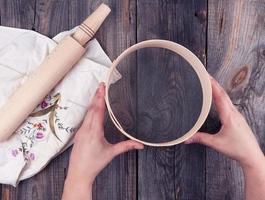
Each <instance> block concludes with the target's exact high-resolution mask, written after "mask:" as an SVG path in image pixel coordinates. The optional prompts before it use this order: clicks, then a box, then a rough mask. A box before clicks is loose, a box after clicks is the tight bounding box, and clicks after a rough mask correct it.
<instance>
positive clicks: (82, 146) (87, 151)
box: [63, 83, 144, 199]
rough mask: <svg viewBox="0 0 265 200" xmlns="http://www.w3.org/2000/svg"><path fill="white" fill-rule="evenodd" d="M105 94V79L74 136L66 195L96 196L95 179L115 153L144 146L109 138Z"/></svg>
mask: <svg viewBox="0 0 265 200" xmlns="http://www.w3.org/2000/svg"><path fill="white" fill-rule="evenodd" d="M104 95H105V86H104V84H103V83H101V84H100V85H99V88H98V90H97V92H96V94H95V96H94V98H93V100H92V102H91V104H90V107H89V109H88V112H87V115H86V117H85V119H84V122H83V124H82V126H81V127H80V129H79V130H78V131H77V133H76V136H75V139H74V147H73V149H72V153H71V157H70V162H69V170H68V175H67V178H66V181H65V188H64V194H63V199H89V198H90V199H92V184H93V182H94V179H95V178H96V176H97V174H98V173H99V172H100V171H101V170H102V169H103V168H104V167H105V166H106V165H107V164H108V163H109V162H110V161H111V160H112V159H113V158H114V157H115V156H117V155H119V154H121V153H123V152H126V151H129V150H133V149H143V148H144V146H143V145H142V144H140V143H138V142H135V141H132V140H127V141H123V142H120V143H118V144H110V143H109V142H107V140H106V139H105V137H104V126H103V123H104V113H105V101H104ZM73 195H74V196H73ZM76 195H78V196H76Z"/></svg>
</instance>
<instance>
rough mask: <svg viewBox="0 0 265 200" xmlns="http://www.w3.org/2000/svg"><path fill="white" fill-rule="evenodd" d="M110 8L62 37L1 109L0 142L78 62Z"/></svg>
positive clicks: (95, 12)
mask: <svg viewBox="0 0 265 200" xmlns="http://www.w3.org/2000/svg"><path fill="white" fill-rule="evenodd" d="M109 12H110V8H109V7H108V6H106V5H105V4H101V5H100V6H99V7H98V8H97V9H96V10H95V11H94V12H93V13H92V14H91V15H90V16H89V17H88V18H87V19H86V20H85V21H84V22H83V23H82V24H81V25H80V26H79V28H78V29H77V31H76V32H75V33H74V34H73V35H72V36H67V37H65V38H64V39H63V40H62V41H61V42H60V43H59V44H58V45H57V46H56V47H55V49H54V50H53V51H52V53H51V54H50V55H49V56H48V57H46V58H45V59H44V61H43V62H42V64H41V65H40V66H39V67H38V68H37V69H36V71H34V72H33V73H32V74H30V75H29V77H28V79H27V80H26V81H25V82H24V83H23V84H22V85H21V86H20V87H19V88H18V89H17V90H16V91H15V92H14V93H13V94H12V95H11V96H10V97H9V99H8V101H7V102H6V104H4V105H3V106H2V107H1V108H0V141H4V140H6V139H8V138H9V137H10V136H11V135H12V134H13V133H14V132H15V131H16V129H17V128H18V127H19V126H20V125H21V124H22V123H23V122H24V120H25V119H26V118H27V117H28V116H29V115H30V113H31V112H32V111H33V110H34V109H35V108H36V107H37V106H38V104H39V103H41V101H42V100H43V99H44V98H45V96H46V95H47V94H49V92H50V91H51V90H52V89H53V88H54V87H55V86H56V84H57V83H58V82H59V81H60V80H61V79H62V78H63V77H64V76H65V75H66V74H67V72H68V71H69V70H70V69H71V68H72V67H73V66H74V65H75V64H76V63H77V62H78V61H79V59H80V58H81V57H82V55H83V54H84V53H85V51H86V49H85V48H84V47H83V45H85V44H86V43H87V42H88V41H89V40H90V39H91V38H92V37H93V36H94V34H95V32H96V31H97V30H98V28H99V27H100V25H101V24H102V23H103V21H104V20H105V18H106V17H107V16H108V14H109Z"/></svg>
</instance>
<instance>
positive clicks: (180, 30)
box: [137, 0, 207, 200]
mask: <svg viewBox="0 0 265 200" xmlns="http://www.w3.org/2000/svg"><path fill="white" fill-rule="evenodd" d="M206 15H207V2H206V1H173V0H172V1H160V0H155V1H151V0H150V1H138V3H137V40H138V41H142V40H145V39H151V38H161V39H169V40H172V41H175V42H178V43H180V44H182V45H184V46H186V47H187V48H189V49H191V50H192V51H193V52H194V53H195V54H196V55H198V56H199V58H200V59H201V60H202V62H204V63H205V48H206V24H207V21H206V20H207V19H206ZM149 52H150V50H149ZM153 53H155V52H153ZM153 53H147V52H141V51H140V52H139V53H138V57H137V58H138V59H137V62H138V73H137V78H138V81H137V82H138V87H137V97H138V99H137V100H138V101H137V102H138V104H137V108H138V110H137V111H138V113H137V125H138V131H137V134H138V136H139V137H142V135H143V134H145V135H146V134H148V135H146V136H145V137H146V138H148V137H149V136H150V135H151V134H154V135H153V136H152V138H153V137H154V136H155V137H156V135H157V140H160V139H161V138H162V137H161V136H162V135H167V134H170V135H171V134H174V135H175V138H176V137H177V136H180V135H183V133H184V132H185V131H187V130H188V129H189V128H190V127H191V126H192V125H193V122H194V120H195V119H196V115H197V114H198V112H199V111H200V108H201V98H202V97H201V89H200V87H198V85H199V83H198V79H197V78H196V76H195V74H194V72H192V71H191V68H190V67H189V65H188V64H186V63H185V62H183V60H182V59H178V58H171V57H168V56H167V54H165V53H161V54H153ZM160 59H162V60H160ZM191 86H192V87H193V91H191V90H190V89H191ZM166 137H167V136H166ZM166 137H164V139H165V138H166ZM138 155H139V156H138V198H139V199H141V200H142V199H143V200H147V199H152V200H155V199H204V198H205V182H204V180H205V163H204V162H205V151H204V147H202V146H198V145H191V146H185V145H178V146H175V147H171V148H146V149H145V150H144V151H140V152H139V154H138Z"/></svg>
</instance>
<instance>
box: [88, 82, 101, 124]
mask: <svg viewBox="0 0 265 200" xmlns="http://www.w3.org/2000/svg"><path fill="white" fill-rule="evenodd" d="M104 96H105V84H104V83H100V84H99V87H98V89H97V91H96V93H95V95H94V97H93V98H92V100H91V103H90V106H89V109H88V112H87V114H86V117H85V119H84V122H83V125H84V126H86V127H98V128H102V127H103V123H104V116H105V110H106V106H105V99H104Z"/></svg>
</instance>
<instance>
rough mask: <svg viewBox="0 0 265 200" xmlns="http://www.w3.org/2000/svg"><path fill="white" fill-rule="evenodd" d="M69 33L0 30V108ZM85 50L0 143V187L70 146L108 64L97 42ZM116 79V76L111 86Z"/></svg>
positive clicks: (14, 182) (35, 169)
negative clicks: (21, 122)
mask: <svg viewBox="0 0 265 200" xmlns="http://www.w3.org/2000/svg"><path fill="white" fill-rule="evenodd" d="M73 31H74V30H71V31H67V32H63V33H60V34H58V35H57V36H55V37H54V38H53V39H50V38H48V37H46V36H43V35H41V34H38V33H36V32H33V31H29V30H22V29H15V28H8V27H1V26H0V107H1V106H2V105H3V104H4V103H5V102H6V101H7V100H8V97H9V96H10V95H11V94H12V92H13V91H14V90H15V89H16V88H17V87H18V86H19V85H20V84H23V82H24V81H25V80H26V79H27V76H28V74H30V73H31V72H32V71H34V70H35V69H36V68H37V67H38V65H39V64H40V63H41V62H42V60H43V59H44V58H45V57H46V56H47V55H48V54H49V52H51V50H52V49H53V48H54V47H55V46H56V44H57V42H58V41H60V40H61V39H62V38H63V37H64V36H65V35H68V34H71V33H72V32H73ZM88 49H89V50H88V51H87V52H86V54H85V55H84V56H83V58H82V59H81V60H80V61H79V62H78V63H77V64H76V66H75V67H74V68H73V69H72V70H71V71H70V72H69V73H68V74H67V75H66V76H65V78H64V79H63V80H62V81H61V82H60V83H59V84H58V85H57V86H56V87H55V89H54V90H53V91H52V92H51V93H50V94H49V95H47V97H46V98H45V99H44V100H43V102H42V103H41V104H40V105H39V106H38V107H37V108H36V110H35V111H34V112H33V113H32V114H31V115H30V116H29V117H28V119H26V120H25V122H24V123H23V124H22V125H21V127H20V128H19V129H18V130H17V131H16V132H15V134H14V135H13V136H12V137H11V138H10V139H9V140H8V141H6V142H3V143H0V183H3V184H10V185H13V186H16V185H17V184H18V182H19V181H20V180H23V179H26V178H29V177H31V176H33V175H35V174H36V173H38V172H39V171H40V170H41V169H43V168H44V167H45V166H46V165H47V164H48V162H49V161H50V160H51V159H52V158H53V157H54V156H56V155H58V154H59V153H61V152H62V151H63V150H64V149H65V148H67V147H68V146H69V145H71V144H72V138H73V136H74V133H75V131H76V130H77V128H78V127H79V125H80V123H81V122H82V119H83V117H84V115H85V113H86V111H87V106H88V104H89V101H90V99H91V98H92V96H93V95H94V93H95V90H96V88H97V86H98V83H99V82H100V81H103V80H105V77H106V75H107V72H108V67H109V66H110V64H111V61H110V59H109V58H108V57H107V55H106V54H105V53H104V51H103V50H102V49H101V47H100V45H99V43H98V42H97V40H96V39H94V40H92V41H90V42H89V43H88ZM119 78H120V74H119V73H118V72H116V75H115V77H114V78H113V82H115V81H117V80H118V79H119ZM0 123H1V122H0Z"/></svg>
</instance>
